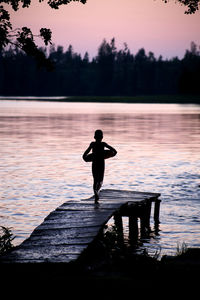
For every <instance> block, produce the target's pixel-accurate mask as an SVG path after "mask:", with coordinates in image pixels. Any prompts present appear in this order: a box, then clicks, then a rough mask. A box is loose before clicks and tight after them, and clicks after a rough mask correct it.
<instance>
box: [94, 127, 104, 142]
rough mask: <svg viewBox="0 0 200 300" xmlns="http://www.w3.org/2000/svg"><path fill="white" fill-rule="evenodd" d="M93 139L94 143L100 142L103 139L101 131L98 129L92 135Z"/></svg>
mask: <svg viewBox="0 0 200 300" xmlns="http://www.w3.org/2000/svg"><path fill="white" fill-rule="evenodd" d="M94 138H95V140H96V141H102V139H103V131H102V130H101V129H98V130H96V131H95V133H94Z"/></svg>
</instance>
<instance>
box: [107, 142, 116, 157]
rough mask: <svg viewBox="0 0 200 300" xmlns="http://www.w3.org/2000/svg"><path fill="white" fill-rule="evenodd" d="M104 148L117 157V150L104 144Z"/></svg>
mask: <svg viewBox="0 0 200 300" xmlns="http://www.w3.org/2000/svg"><path fill="white" fill-rule="evenodd" d="M104 146H105V147H106V148H108V149H109V150H111V151H112V152H113V153H114V154H115V155H116V154H117V150H116V149H115V148H113V147H111V146H110V145H108V144H107V143H104Z"/></svg>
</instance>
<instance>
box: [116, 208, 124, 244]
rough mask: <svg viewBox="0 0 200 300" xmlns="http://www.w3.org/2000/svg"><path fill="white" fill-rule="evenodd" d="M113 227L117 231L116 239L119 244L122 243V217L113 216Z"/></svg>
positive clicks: (117, 214) (118, 215)
mask: <svg viewBox="0 0 200 300" xmlns="http://www.w3.org/2000/svg"><path fill="white" fill-rule="evenodd" d="M114 221H115V226H116V229H117V238H118V242H119V243H120V244H123V242H124V236H123V222H122V216H121V214H119V213H115V214H114Z"/></svg>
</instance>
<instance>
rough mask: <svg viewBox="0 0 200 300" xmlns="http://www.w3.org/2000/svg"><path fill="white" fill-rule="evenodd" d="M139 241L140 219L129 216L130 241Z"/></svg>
mask: <svg viewBox="0 0 200 300" xmlns="http://www.w3.org/2000/svg"><path fill="white" fill-rule="evenodd" d="M137 239H138V218H137V217H136V216H129V240H130V243H131V242H133V243H134V242H135V241H137Z"/></svg>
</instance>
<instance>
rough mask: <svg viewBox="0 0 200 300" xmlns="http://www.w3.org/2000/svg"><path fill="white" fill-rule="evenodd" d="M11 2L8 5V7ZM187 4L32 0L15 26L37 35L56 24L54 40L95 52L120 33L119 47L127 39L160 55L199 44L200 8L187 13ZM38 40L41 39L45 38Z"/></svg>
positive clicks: (131, 0)
mask: <svg viewBox="0 0 200 300" xmlns="http://www.w3.org/2000/svg"><path fill="white" fill-rule="evenodd" d="M7 7H8V6H7ZM185 10H186V8H185V7H184V6H181V5H180V4H179V3H175V0H171V1H170V2H169V3H167V4H165V3H164V2H163V1H162V0H88V1H87V3H86V4H85V5H83V4H81V3H79V2H72V3H70V4H68V5H63V6H61V7H60V8H59V9H58V10H54V9H51V8H50V7H49V6H48V5H47V4H46V3H39V1H38V0H32V5H31V6H30V7H29V8H26V9H24V8H23V9H22V8H21V9H19V10H18V11H17V12H13V11H12V10H11V9H9V11H10V12H11V21H12V23H13V28H16V27H22V26H27V27H30V28H31V29H32V30H33V32H34V33H35V34H38V32H39V29H40V28H41V27H46V28H51V30H52V33H53V37H52V41H53V43H55V45H62V46H64V49H67V48H68V46H69V44H72V45H73V47H74V51H75V52H78V53H81V54H82V55H84V53H85V52H86V51H88V52H89V55H90V58H92V57H93V56H95V55H96V54H97V51H98V47H99V45H100V44H101V42H102V40H103V39H104V38H106V39H107V41H110V40H111V39H112V38H113V37H115V38H116V45H117V47H118V49H121V48H123V43H124V42H126V43H127V44H128V47H129V49H130V50H131V52H132V53H134V54H135V53H136V52H137V51H138V49H140V48H142V47H144V48H145V50H146V52H147V53H148V52H149V51H152V52H154V54H155V56H156V57H158V56H159V55H160V54H161V55H162V56H163V57H164V58H171V57H174V56H179V57H180V58H181V57H182V56H183V55H184V53H185V50H186V49H189V48H190V43H191V41H194V42H195V43H196V44H198V45H200V35H199V31H200V12H199V11H198V12H197V13H196V14H194V15H186V14H184V11H185ZM37 43H39V44H41V45H42V43H41V42H40V40H37Z"/></svg>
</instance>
